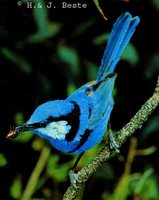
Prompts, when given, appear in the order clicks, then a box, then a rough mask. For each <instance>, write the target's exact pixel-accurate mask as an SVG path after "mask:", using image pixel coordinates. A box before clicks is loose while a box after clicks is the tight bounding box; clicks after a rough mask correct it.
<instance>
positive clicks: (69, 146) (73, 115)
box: [8, 12, 140, 154]
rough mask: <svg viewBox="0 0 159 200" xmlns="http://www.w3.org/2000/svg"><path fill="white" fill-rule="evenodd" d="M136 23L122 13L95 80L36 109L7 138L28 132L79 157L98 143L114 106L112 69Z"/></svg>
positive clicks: (114, 26) (115, 25)
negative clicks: (62, 97) (66, 95)
mask: <svg viewBox="0 0 159 200" xmlns="http://www.w3.org/2000/svg"><path fill="white" fill-rule="evenodd" d="M139 21H140V19H139V17H138V16H136V17H132V16H131V14H130V13H128V12H126V13H124V14H122V15H121V16H120V17H119V18H118V19H117V20H116V22H115V24H114V25H113V29H112V31H111V34H110V37H109V40H108V43H107V47H106V49H105V51H104V55H103V58H102V60H101V65H100V67H99V70H98V73H97V76H96V79H95V80H94V81H91V82H89V83H87V84H85V85H83V86H82V87H80V88H79V89H78V90H76V91H75V92H74V93H73V94H72V95H71V96H69V97H68V98H66V99H65V100H54V101H48V102H46V103H44V104H42V105H40V106H38V107H37V108H36V110H35V111H34V112H33V114H32V115H31V117H30V119H29V120H28V121H27V122H26V123H24V124H22V125H21V126H17V127H16V128H15V129H14V130H13V131H11V132H9V133H8V138H12V137H15V136H17V135H18V134H20V133H22V132H24V131H31V132H33V133H35V134H37V135H39V136H40V137H42V138H45V139H47V140H48V141H49V142H50V143H51V144H52V146H54V147H55V148H56V149H59V150H61V151H63V152H68V153H71V154H80V153H82V152H84V151H86V150H88V149H90V148H92V147H93V146H95V145H96V144H97V143H99V142H100V141H101V139H102V137H103V135H104V133H105V131H106V130H107V126H108V122H109V119H110V115H111V112H112V109H113V106H114V100H113V96H112V92H113V88H114V83H115V79H116V74H115V73H114V70H115V67H116V64H117V62H118V60H119V58H120V56H121V54H122V52H123V50H124V49H125V47H126V46H127V44H128V42H129V40H130V38H131V37H132V35H133V33H134V31H135V28H136V26H137V25H138V24H139Z"/></svg>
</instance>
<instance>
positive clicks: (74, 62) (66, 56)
mask: <svg viewBox="0 0 159 200" xmlns="http://www.w3.org/2000/svg"><path fill="white" fill-rule="evenodd" d="M58 56H59V57H60V59H61V61H62V62H64V63H66V64H67V65H68V66H69V67H70V70H71V72H72V73H73V74H74V76H77V75H78V73H79V56H78V53H77V51H76V50H75V49H73V48H71V47H67V46H63V45H60V46H59V47H58Z"/></svg>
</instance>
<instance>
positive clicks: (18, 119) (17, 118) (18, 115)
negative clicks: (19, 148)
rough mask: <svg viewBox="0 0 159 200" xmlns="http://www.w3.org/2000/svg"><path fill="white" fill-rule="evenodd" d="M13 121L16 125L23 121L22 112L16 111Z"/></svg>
mask: <svg viewBox="0 0 159 200" xmlns="http://www.w3.org/2000/svg"><path fill="white" fill-rule="evenodd" d="M14 121H15V124H16V125H21V124H23V123H24V116H23V113H22V112H17V113H16V114H15V117H14Z"/></svg>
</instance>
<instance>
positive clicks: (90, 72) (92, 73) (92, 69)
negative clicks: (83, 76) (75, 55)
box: [84, 60, 97, 81]
mask: <svg viewBox="0 0 159 200" xmlns="http://www.w3.org/2000/svg"><path fill="white" fill-rule="evenodd" d="M84 64H85V65H86V70H87V76H88V80H91V81H92V80H94V79H95V77H96V75H97V65H95V64H94V63H92V62H90V61H88V60H84Z"/></svg>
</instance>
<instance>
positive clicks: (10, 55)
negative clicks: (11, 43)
mask: <svg viewBox="0 0 159 200" xmlns="http://www.w3.org/2000/svg"><path fill="white" fill-rule="evenodd" d="M0 52H1V53H2V54H3V56H5V57H6V58H7V59H8V60H10V61H11V62H13V63H14V64H16V66H17V67H18V68H19V69H20V70H21V71H22V72H24V73H25V74H27V75H30V74H31V72H32V66H31V65H30V63H28V62H27V61H26V60H25V59H24V58H23V57H21V56H20V55H17V54H16V53H14V52H13V51H12V50H10V49H7V48H5V47H2V48H1V49H0Z"/></svg>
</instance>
